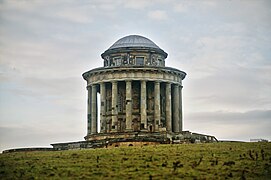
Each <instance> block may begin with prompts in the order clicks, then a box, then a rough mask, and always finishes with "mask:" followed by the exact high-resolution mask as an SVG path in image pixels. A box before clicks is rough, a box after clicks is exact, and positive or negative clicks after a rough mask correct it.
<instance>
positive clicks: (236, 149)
mask: <svg viewBox="0 0 271 180" xmlns="http://www.w3.org/2000/svg"><path fill="white" fill-rule="evenodd" d="M36 178H37V179H48V178H50V179H62V178H66V179H75V178H76V179H87V178H88V179H112V178H113V179H129V178H133V179H179V178H187V179H218V178H222V179H225V178H237V179H240V178H241V179H244V178H246V179H270V178H271V143H213V144H180V145H159V146H143V147H119V148H113V149H88V150H69V151H56V152H20V153H10V154H0V179H36Z"/></svg>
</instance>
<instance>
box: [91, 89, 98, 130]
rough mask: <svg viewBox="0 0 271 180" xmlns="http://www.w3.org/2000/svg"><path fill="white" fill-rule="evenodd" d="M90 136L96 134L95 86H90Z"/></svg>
mask: <svg viewBox="0 0 271 180" xmlns="http://www.w3.org/2000/svg"><path fill="white" fill-rule="evenodd" d="M91 99H92V101H91V134H96V133H97V85H96V84H93V85H92V95H91Z"/></svg>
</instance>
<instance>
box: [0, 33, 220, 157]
mask: <svg viewBox="0 0 271 180" xmlns="http://www.w3.org/2000/svg"><path fill="white" fill-rule="evenodd" d="M101 56H102V59H103V64H104V67H100V68H96V69H92V70H90V71H88V72H85V73H84V74H83V78H84V79H85V80H86V81H87V91H88V100H87V102H88V107H87V112H88V114H87V120H88V121H87V135H86V136H85V141H78V142H65V143H54V144H51V145H52V146H53V148H20V149H9V150H6V151H3V152H4V153H8V152H17V151H55V150H68V149H82V148H103V147H118V146H134V145H149V144H164V143H167V144H169V143H189V142H190V143H194V142H217V139H216V138H215V137H214V136H210V135H204V134H198V133H191V132H189V131H183V114H182V112H183V111H182V88H183V86H182V81H183V80H184V78H185V76H186V73H185V72H183V71H181V70H178V69H175V68H171V67H166V66H165V61H166V58H167V53H166V52H165V51H163V50H162V49H161V48H160V47H159V46H157V45H156V44H155V43H154V42H152V41H151V40H149V39H148V38H145V37H142V36H138V35H130V36H126V37H123V38H121V39H119V40H118V41H116V42H115V43H114V44H113V45H112V46H111V47H110V48H109V49H107V50H106V51H105V52H104V53H102V55H101ZM98 94H99V96H100V98H98ZM98 99H100V101H98ZM98 106H99V107H100V108H98ZM98 109H99V110H98ZM98 117H99V118H98ZM98 121H99V122H98ZM98 127H99V129H98Z"/></svg>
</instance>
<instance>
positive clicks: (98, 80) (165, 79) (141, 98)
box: [83, 35, 186, 140]
mask: <svg viewBox="0 0 271 180" xmlns="http://www.w3.org/2000/svg"><path fill="white" fill-rule="evenodd" d="M101 56H102V58H103V61H104V67H102V68H96V69H92V70H90V71H88V72H85V73H84V74H83V77H84V79H85V80H86V81H87V89H88V134H87V136H86V137H85V139H86V140H89V139H92V137H93V135H96V134H97V133H98V132H99V133H100V134H104V133H107V134H108V133H115V132H118V133H119V132H163V131H166V132H181V131H182V80H183V79H184V78H185V76H186V73H185V72H183V71H180V70H178V69H175V68H170V67H166V66H165V60H166V58H167V53H166V52H165V51H163V50H162V49H161V48H159V47H158V46H157V45H156V44H155V43H154V42H152V41H151V40H149V39H147V38H145V37H142V36H138V35H130V36H126V37H123V38H121V39H119V40H118V41H117V42H115V43H114V44H113V45H112V46H111V47H110V48H109V49H107V50H106V51H105V52H104V53H102V55H101ZM98 93H99V94H100V103H99V104H97V94H98ZM97 106H100V114H99V113H98V111H97V109H98V108H97ZM98 115H100V130H98V129H97V125H98V122H97V121H98V118H97V117H98Z"/></svg>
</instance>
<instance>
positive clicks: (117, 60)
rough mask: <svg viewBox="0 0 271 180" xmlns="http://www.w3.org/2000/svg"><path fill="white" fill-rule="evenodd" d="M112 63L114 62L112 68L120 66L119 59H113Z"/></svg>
mask: <svg viewBox="0 0 271 180" xmlns="http://www.w3.org/2000/svg"><path fill="white" fill-rule="evenodd" d="M113 61H114V66H120V65H121V58H120V57H115V58H113Z"/></svg>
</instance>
